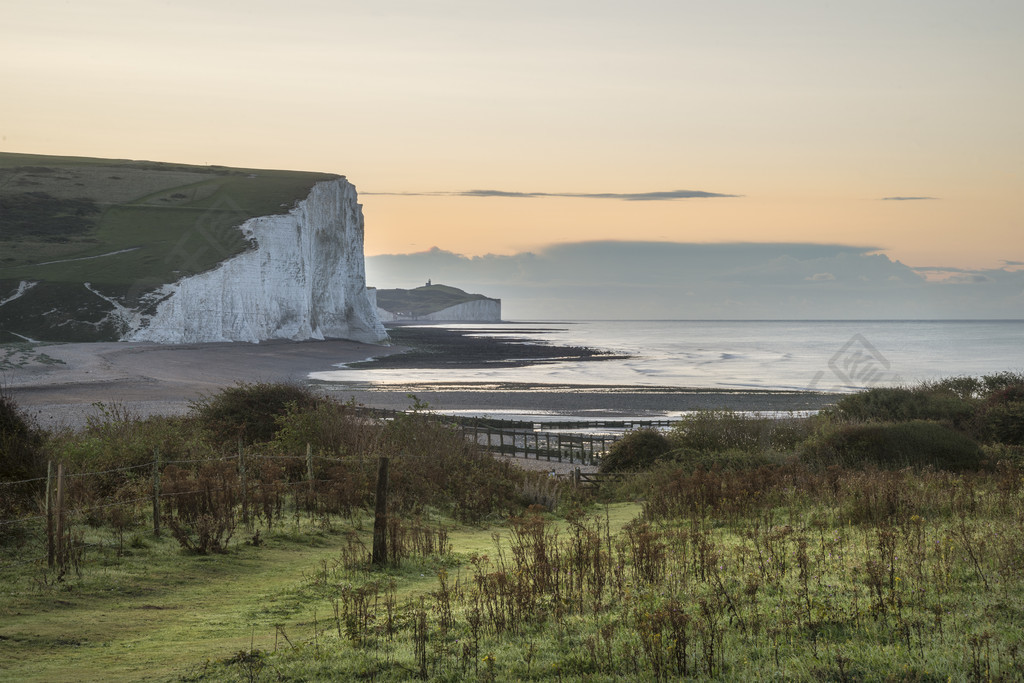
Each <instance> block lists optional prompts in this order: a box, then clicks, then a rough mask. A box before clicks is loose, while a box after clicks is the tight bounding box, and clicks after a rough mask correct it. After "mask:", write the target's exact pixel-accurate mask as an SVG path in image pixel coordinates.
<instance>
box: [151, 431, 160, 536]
mask: <svg viewBox="0 0 1024 683" xmlns="http://www.w3.org/2000/svg"><path fill="white" fill-rule="evenodd" d="M153 535H154V536H160V449H159V448H154V449H153Z"/></svg>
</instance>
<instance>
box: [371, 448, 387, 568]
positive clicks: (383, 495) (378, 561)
mask: <svg viewBox="0 0 1024 683" xmlns="http://www.w3.org/2000/svg"><path fill="white" fill-rule="evenodd" d="M387 531H388V459H387V458H386V457H383V456H381V458H380V462H379V463H378V465H377V499H376V501H374V510H373V555H372V558H371V561H372V562H373V564H374V566H377V567H383V566H384V563H385V562H387V559H388V540H387V539H388V536H387Z"/></svg>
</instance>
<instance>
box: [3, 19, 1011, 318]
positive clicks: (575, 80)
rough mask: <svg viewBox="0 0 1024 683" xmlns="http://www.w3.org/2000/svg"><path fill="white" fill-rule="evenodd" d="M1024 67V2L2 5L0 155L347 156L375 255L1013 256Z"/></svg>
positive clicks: (333, 167)
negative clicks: (752, 248)
mask: <svg viewBox="0 0 1024 683" xmlns="http://www.w3.org/2000/svg"><path fill="white" fill-rule="evenodd" d="M1022 84H1024V3H1021V2H1019V0H991V1H990V0H972V1H966V0H927V1H924V0H921V1H919V0H904V1H899V2H893V1H892V0H887V1H885V2H880V1H875V0H864V1H862V2H856V3H853V2H843V3H839V2H831V1H829V2H825V1H822V0H806V1H805V0H775V1H774V2H764V1H763V0H722V1H719V2H713V3H709V2H703V1H702V2H691V1H688V0H672V1H662V0H634V1H633V2H630V3H624V2H620V1H617V2H602V1H600V0H586V1H576V0H562V1H559V0H545V1H543V2H534V1H531V0H519V1H517V2H514V3H512V2H483V3H482V2H468V1H461V0H440V1H436V2H430V3H427V2H419V1H411V0H410V1H393V0H375V1H374V2H360V3H355V2H348V1H346V0H294V1H293V2H289V3H281V2H276V1H275V2H270V1H269V0H246V1H245V2H234V1H230V2H229V1H224V0H201V1H198V0H175V1H174V2H162V1H149V2H140V1H138V0H89V1H88V2H78V3H75V2H68V1H65V0H59V1H58V0H34V1H33V2H31V3H30V2H8V3H5V5H4V7H3V8H2V9H0V92H2V97H3V106H2V107H0V150H3V151H8V152H26V153H40V154H61V155H82V156H98V157H117V158H132V159H152V160H159V161H176V162H184V163H199V164H206V163H209V164H220V165H228V166H244V167H252V168H289V169H300V170H315V171H328V172H334V173H340V174H343V175H345V176H347V177H348V178H349V180H351V181H352V182H353V183H354V184H355V185H356V187H357V188H358V190H359V193H360V198H361V202H362V203H363V206H364V214H365V218H366V237H365V253H366V255H367V257H369V258H371V259H372V258H374V257H384V256H389V255H403V254H416V253H419V254H421V255H423V258H428V257H429V255H430V254H431V253H434V252H432V251H431V250H434V249H435V248H436V249H437V250H440V251H442V252H450V253H452V254H455V255H459V256H464V257H466V258H467V259H470V260H472V259H474V258H477V259H480V258H483V257H487V256H493V257H509V258H512V257H521V256H523V255H530V254H533V255H537V254H551V253H559V252H558V247H559V245H564V246H568V245H574V244H583V243H591V242H601V243H602V244H604V243H607V242H609V241H619V242H651V243H663V244H668V245H680V244H681V245H694V244H727V243H733V244H737V243H738V244H765V245H771V244H789V245H810V244H828V245H844V246H848V247H851V248H855V250H854V252H851V253H858V254H861V255H862V256H863V257H865V258H866V257H867V256H870V255H876V254H881V255H884V257H885V258H887V259H888V260H890V261H891V262H893V263H895V264H899V265H901V266H907V267H910V268H912V269H916V270H914V272H915V273H917V274H918V275H920V276H921V277H923V278H925V279H926V280H928V281H930V282H941V281H946V280H953V281H958V280H962V279H965V273H969V274H970V276H975V275H977V276H978V277H991V275H992V273H994V272H995V271H1000V272H1006V273H1008V274H1009V273H1012V272H1013V271H1019V269H1020V266H1019V265H1015V264H1019V263H1021V262H1024V237H1022V228H1024V199H1022V197H1024V192H1022V190H1024V126H1022V125H1021V121H1024V87H1022ZM620 247H621V248H620V252H621V253H620V257H621V258H641V257H644V258H646V256H644V255H641V254H639V253H637V252H635V251H630V249H629V247H628V245H620ZM605 248H610V247H607V245H606V247H605ZM856 249H860V250H861V251H856ZM764 257H765V259H768V260H771V258H774V257H773V256H771V249H770V248H769V249H768V251H766V252H765V253H764ZM378 263H382V261H378ZM634 265H638V264H634V263H630V264H629V266H630V267H632V266H634ZM640 265H642V264H640ZM641 269H642V268H641ZM428 276H429V275H428ZM999 277H1001V276H999ZM412 279H416V280H418V279H419V275H416V276H415V278H413V276H412V275H410V283H409V284H408V285H406V286H414V285H415V284H419V283H418V282H417V283H413V282H411V280H412ZM435 279H436V278H435ZM811 282H813V281H811ZM819 282H820V281H819ZM381 284H382V286H401V285H400V283H398V282H390V281H389V282H383V283H381ZM453 284H457V283H453ZM1007 311H1008V313H1007V314H1010V315H1012V316H1013V317H1024V310H1020V311H1017V312H1016V313H1017V314H1019V315H1014V310H1013V309H1007Z"/></svg>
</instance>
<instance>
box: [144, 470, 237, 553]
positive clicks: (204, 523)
mask: <svg viewBox="0 0 1024 683" xmlns="http://www.w3.org/2000/svg"><path fill="white" fill-rule="evenodd" d="M163 476H164V486H163V492H164V494H165V495H166V500H167V503H166V508H165V511H164V522H165V523H166V524H167V528H168V529H170V531H171V535H173V536H174V538H175V539H176V540H177V541H178V543H179V544H180V545H181V547H182V548H183V549H185V550H188V551H190V552H194V553H200V554H206V553H209V552H223V551H224V550H226V549H227V545H228V541H230V540H231V534H232V533H233V532H234V530H235V508H236V506H237V504H238V500H237V497H236V492H237V488H238V487H237V484H238V478H237V472H236V470H235V466H234V463H229V462H223V463H219V462H218V463H206V464H204V465H203V466H202V467H200V468H199V470H198V472H190V471H187V470H183V469H181V468H178V467H176V466H174V465H168V466H167V467H166V468H165V469H164V473H163Z"/></svg>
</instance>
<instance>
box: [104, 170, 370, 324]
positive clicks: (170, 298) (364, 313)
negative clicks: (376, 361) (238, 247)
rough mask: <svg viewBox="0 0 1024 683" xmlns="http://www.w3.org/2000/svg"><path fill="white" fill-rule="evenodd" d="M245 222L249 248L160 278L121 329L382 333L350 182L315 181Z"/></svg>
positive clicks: (360, 218) (360, 214) (360, 219)
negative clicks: (147, 301)
mask: <svg viewBox="0 0 1024 683" xmlns="http://www.w3.org/2000/svg"><path fill="white" fill-rule="evenodd" d="M241 229H242V230H243V232H245V234H246V236H247V237H248V238H249V239H250V240H251V241H252V242H253V243H254V245H255V246H254V248H253V249H252V250H250V251H247V252H245V253H242V254H239V255H238V256H235V257H233V258H231V259H228V260H227V261H224V262H223V263H221V264H220V265H219V266H218V267H217V268H215V269H214V270H211V271H208V272H205V273H201V274H199V275H194V276H192V277H188V278H185V279H183V280H179V281H178V282H176V283H174V284H170V285H165V286H164V287H162V288H161V289H160V290H159V291H158V292H157V293H156V295H157V296H159V298H160V299H161V303H160V304H159V305H158V306H157V309H156V312H155V314H154V315H152V316H151V317H145V316H139V317H137V318H136V319H134V320H132V321H131V322H130V328H131V329H130V331H129V332H128V333H127V334H126V335H125V336H124V337H123V338H124V339H125V340H130V341H154V342H161V343H167V344H181V343H195V342H212V341H246V342H260V341H263V340H268V339H292V340H303V339H324V338H340V339H353V340H356V341H362V342H380V341H383V340H386V339H387V333H386V332H385V331H384V326H383V325H382V324H381V321H380V319H379V318H378V316H377V307H376V305H375V301H371V297H370V296H369V295H368V293H367V288H366V271H365V267H364V261H363V211H362V207H361V206H360V205H359V204H358V203H357V199H356V189H355V187H354V186H353V185H352V184H351V183H349V182H348V181H347V180H345V179H344V178H337V179H335V180H328V181H324V182H320V183H317V184H316V185H315V186H313V189H312V191H311V192H310V193H309V196H308V197H306V199H304V200H302V201H301V202H299V203H298V205H297V206H296V207H295V208H294V209H292V210H291V211H290V212H289V213H288V214H285V215H279V216H261V217H259V218H253V219H250V220H248V221H246V222H245V223H244V224H243V225H242V226H241Z"/></svg>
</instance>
